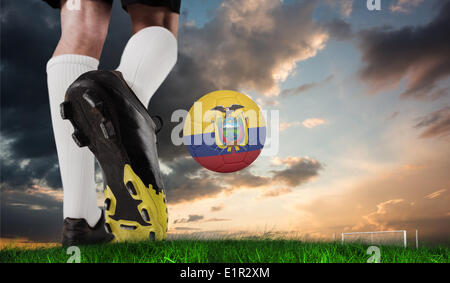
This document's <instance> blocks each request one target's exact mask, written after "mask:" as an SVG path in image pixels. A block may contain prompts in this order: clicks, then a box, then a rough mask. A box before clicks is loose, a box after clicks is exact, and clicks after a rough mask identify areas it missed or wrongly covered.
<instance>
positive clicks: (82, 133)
mask: <svg viewBox="0 0 450 283" xmlns="http://www.w3.org/2000/svg"><path fill="white" fill-rule="evenodd" d="M130 2H133V4H130ZM135 2H139V3H143V2H146V3H148V4H149V5H150V6H147V5H145V6H142V5H141V4H136V3H135ZM172 2H177V1H176V0H175V1H174V0H158V1H154V0H149V1H131V0H130V1H125V0H124V1H123V3H124V4H130V5H125V7H126V8H127V9H128V11H129V12H130V13H131V17H132V19H133V24H134V28H133V30H135V31H137V32H136V33H135V34H134V35H133V36H132V37H131V39H130V40H129V42H128V44H127V46H126V48H125V51H124V54H123V55H122V59H121V63H120V66H119V68H118V71H95V72H89V73H86V74H83V75H82V76H81V77H80V78H78V79H77V80H76V81H75V83H74V84H72V85H71V86H70V88H69V90H68V91H67V95H66V99H65V102H64V104H63V106H62V108H63V110H64V111H63V112H64V113H68V114H67V115H64V116H65V117H64V118H66V119H69V120H70V121H71V122H72V124H73V125H74V127H75V132H76V133H77V138H78V141H79V143H78V144H79V146H81V147H84V146H88V147H89V149H90V150H91V151H92V152H93V153H94V154H95V156H96V157H97V159H98V161H99V163H100V166H101V167H102V173H103V180H104V182H105V185H106V189H105V215H106V224H105V227H106V229H107V230H108V231H111V233H112V234H113V235H114V237H115V240H116V241H119V242H120V241H134V240H145V239H156V240H163V239H165V238H166V233H167V221H168V220H167V219H168V218H167V207H166V203H165V202H166V200H165V190H164V184H163V180H162V176H161V171H160V168H159V163H158V154H157V151H156V133H155V131H156V126H155V124H154V122H153V120H152V119H151V118H150V116H149V113H148V111H147V110H146V106H147V104H148V102H149V100H150V97H151V96H152V95H153V94H154V92H155V91H156V89H157V88H158V87H159V86H160V85H161V83H162V82H163V81H164V79H165V78H166V77H167V75H168V73H169V72H170V70H171V69H172V68H173V66H174V65H175V62H176V58H177V41H176V38H175V36H174V34H173V33H172V32H171V31H169V30H168V29H167V28H170V27H171V28H172V29H173V28H174V24H173V23H171V24H168V23H169V22H171V21H169V18H173V17H174V18H176V19H178V16H177V15H175V14H176V11H178V10H176V11H172V10H169V8H168V7H169V5H170V3H172ZM154 3H157V4H159V5H161V4H164V3H166V4H167V5H168V6H166V7H159V6H158V7H153V6H151V5H152V4H154ZM135 8H137V9H135ZM138 11H139V12H138ZM154 24H155V25H154ZM149 25H151V26H149ZM166 27H167V28H166ZM173 31H175V30H173Z"/></svg>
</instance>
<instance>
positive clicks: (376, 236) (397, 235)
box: [342, 230, 406, 248]
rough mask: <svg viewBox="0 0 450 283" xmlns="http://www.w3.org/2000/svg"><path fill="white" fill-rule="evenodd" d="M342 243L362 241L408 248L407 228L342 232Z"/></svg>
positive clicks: (362, 242)
mask: <svg viewBox="0 0 450 283" xmlns="http://www.w3.org/2000/svg"><path fill="white" fill-rule="evenodd" d="M342 243H343V244H344V243H360V244H370V245H383V246H402V247H405V248H406V230H400V231H378V232H351V233H342Z"/></svg>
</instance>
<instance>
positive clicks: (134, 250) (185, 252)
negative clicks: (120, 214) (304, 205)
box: [0, 240, 450, 263]
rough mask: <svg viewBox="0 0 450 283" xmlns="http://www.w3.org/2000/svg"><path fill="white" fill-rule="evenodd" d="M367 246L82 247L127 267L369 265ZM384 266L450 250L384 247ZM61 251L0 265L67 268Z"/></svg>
mask: <svg viewBox="0 0 450 283" xmlns="http://www.w3.org/2000/svg"><path fill="white" fill-rule="evenodd" d="M367 247H368V246H365V245H354V244H347V245H341V244H337V243H305V242H300V241H294V240H223V241H219V240H203V241H198V240H173V241H166V242H146V243H134V244H133V243H125V244H114V245H98V246H82V247H80V250H81V262H85V263H92V262H94V263H95V262H127V263H143V262H146V263H153V262H160V263H365V262H367V259H368V258H369V257H370V255H367V254H366V250H367ZM380 250H381V262H383V263H448V262H450V261H449V247H422V248H419V249H418V250H416V249H414V248H407V249H404V248H400V247H380ZM69 257H70V255H67V254H66V249H64V248H61V247H54V248H38V249H34V250H27V249H23V248H14V247H6V248H4V249H2V250H0V262H44V263H45V262H47V263H52V262H67V260H68V258H69Z"/></svg>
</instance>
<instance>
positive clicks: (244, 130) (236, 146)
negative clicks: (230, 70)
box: [183, 90, 266, 173]
mask: <svg viewBox="0 0 450 283" xmlns="http://www.w3.org/2000/svg"><path fill="white" fill-rule="evenodd" d="M183 136H184V143H185V145H186V146H187V148H188V150H189V153H190V154H191V155H192V157H193V158H194V159H195V160H196V161H197V162H198V163H199V164H200V165H202V166H203V167H205V168H206V169H209V170H211V171H215V172H220V173H230V172H236V171H239V170H242V169H244V168H245V167H247V166H249V165H250V164H252V163H253V161H255V160H256V158H257V157H258V156H259V154H260V153H261V150H262V148H263V147H264V142H265V139H266V124H265V121H264V117H263V115H262V113H261V110H260V109H259V107H258V105H257V104H256V103H255V102H254V101H253V100H252V99H251V98H249V97H248V96H246V95H244V94H242V93H239V92H236V91H231V90H219V91H214V92H211V93H208V94H206V95H205V96H203V97H202V98H200V99H199V100H198V101H197V102H195V103H194V105H193V106H192V107H191V109H190V110H189V113H188V115H187V117H186V119H185V123H184V130H183Z"/></svg>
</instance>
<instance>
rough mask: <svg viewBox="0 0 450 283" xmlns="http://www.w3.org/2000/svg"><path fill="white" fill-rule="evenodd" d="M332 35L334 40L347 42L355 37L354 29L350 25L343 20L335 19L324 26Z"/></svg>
mask: <svg viewBox="0 0 450 283" xmlns="http://www.w3.org/2000/svg"><path fill="white" fill-rule="evenodd" d="M322 25H323V26H324V27H325V29H326V30H327V31H328V33H329V34H330V37H331V38H332V39H336V40H347V39H350V38H351V37H352V36H353V32H352V27H351V26H350V24H349V23H347V22H345V21H344V20H341V19H334V20H332V21H331V22H327V23H323V24H322Z"/></svg>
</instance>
